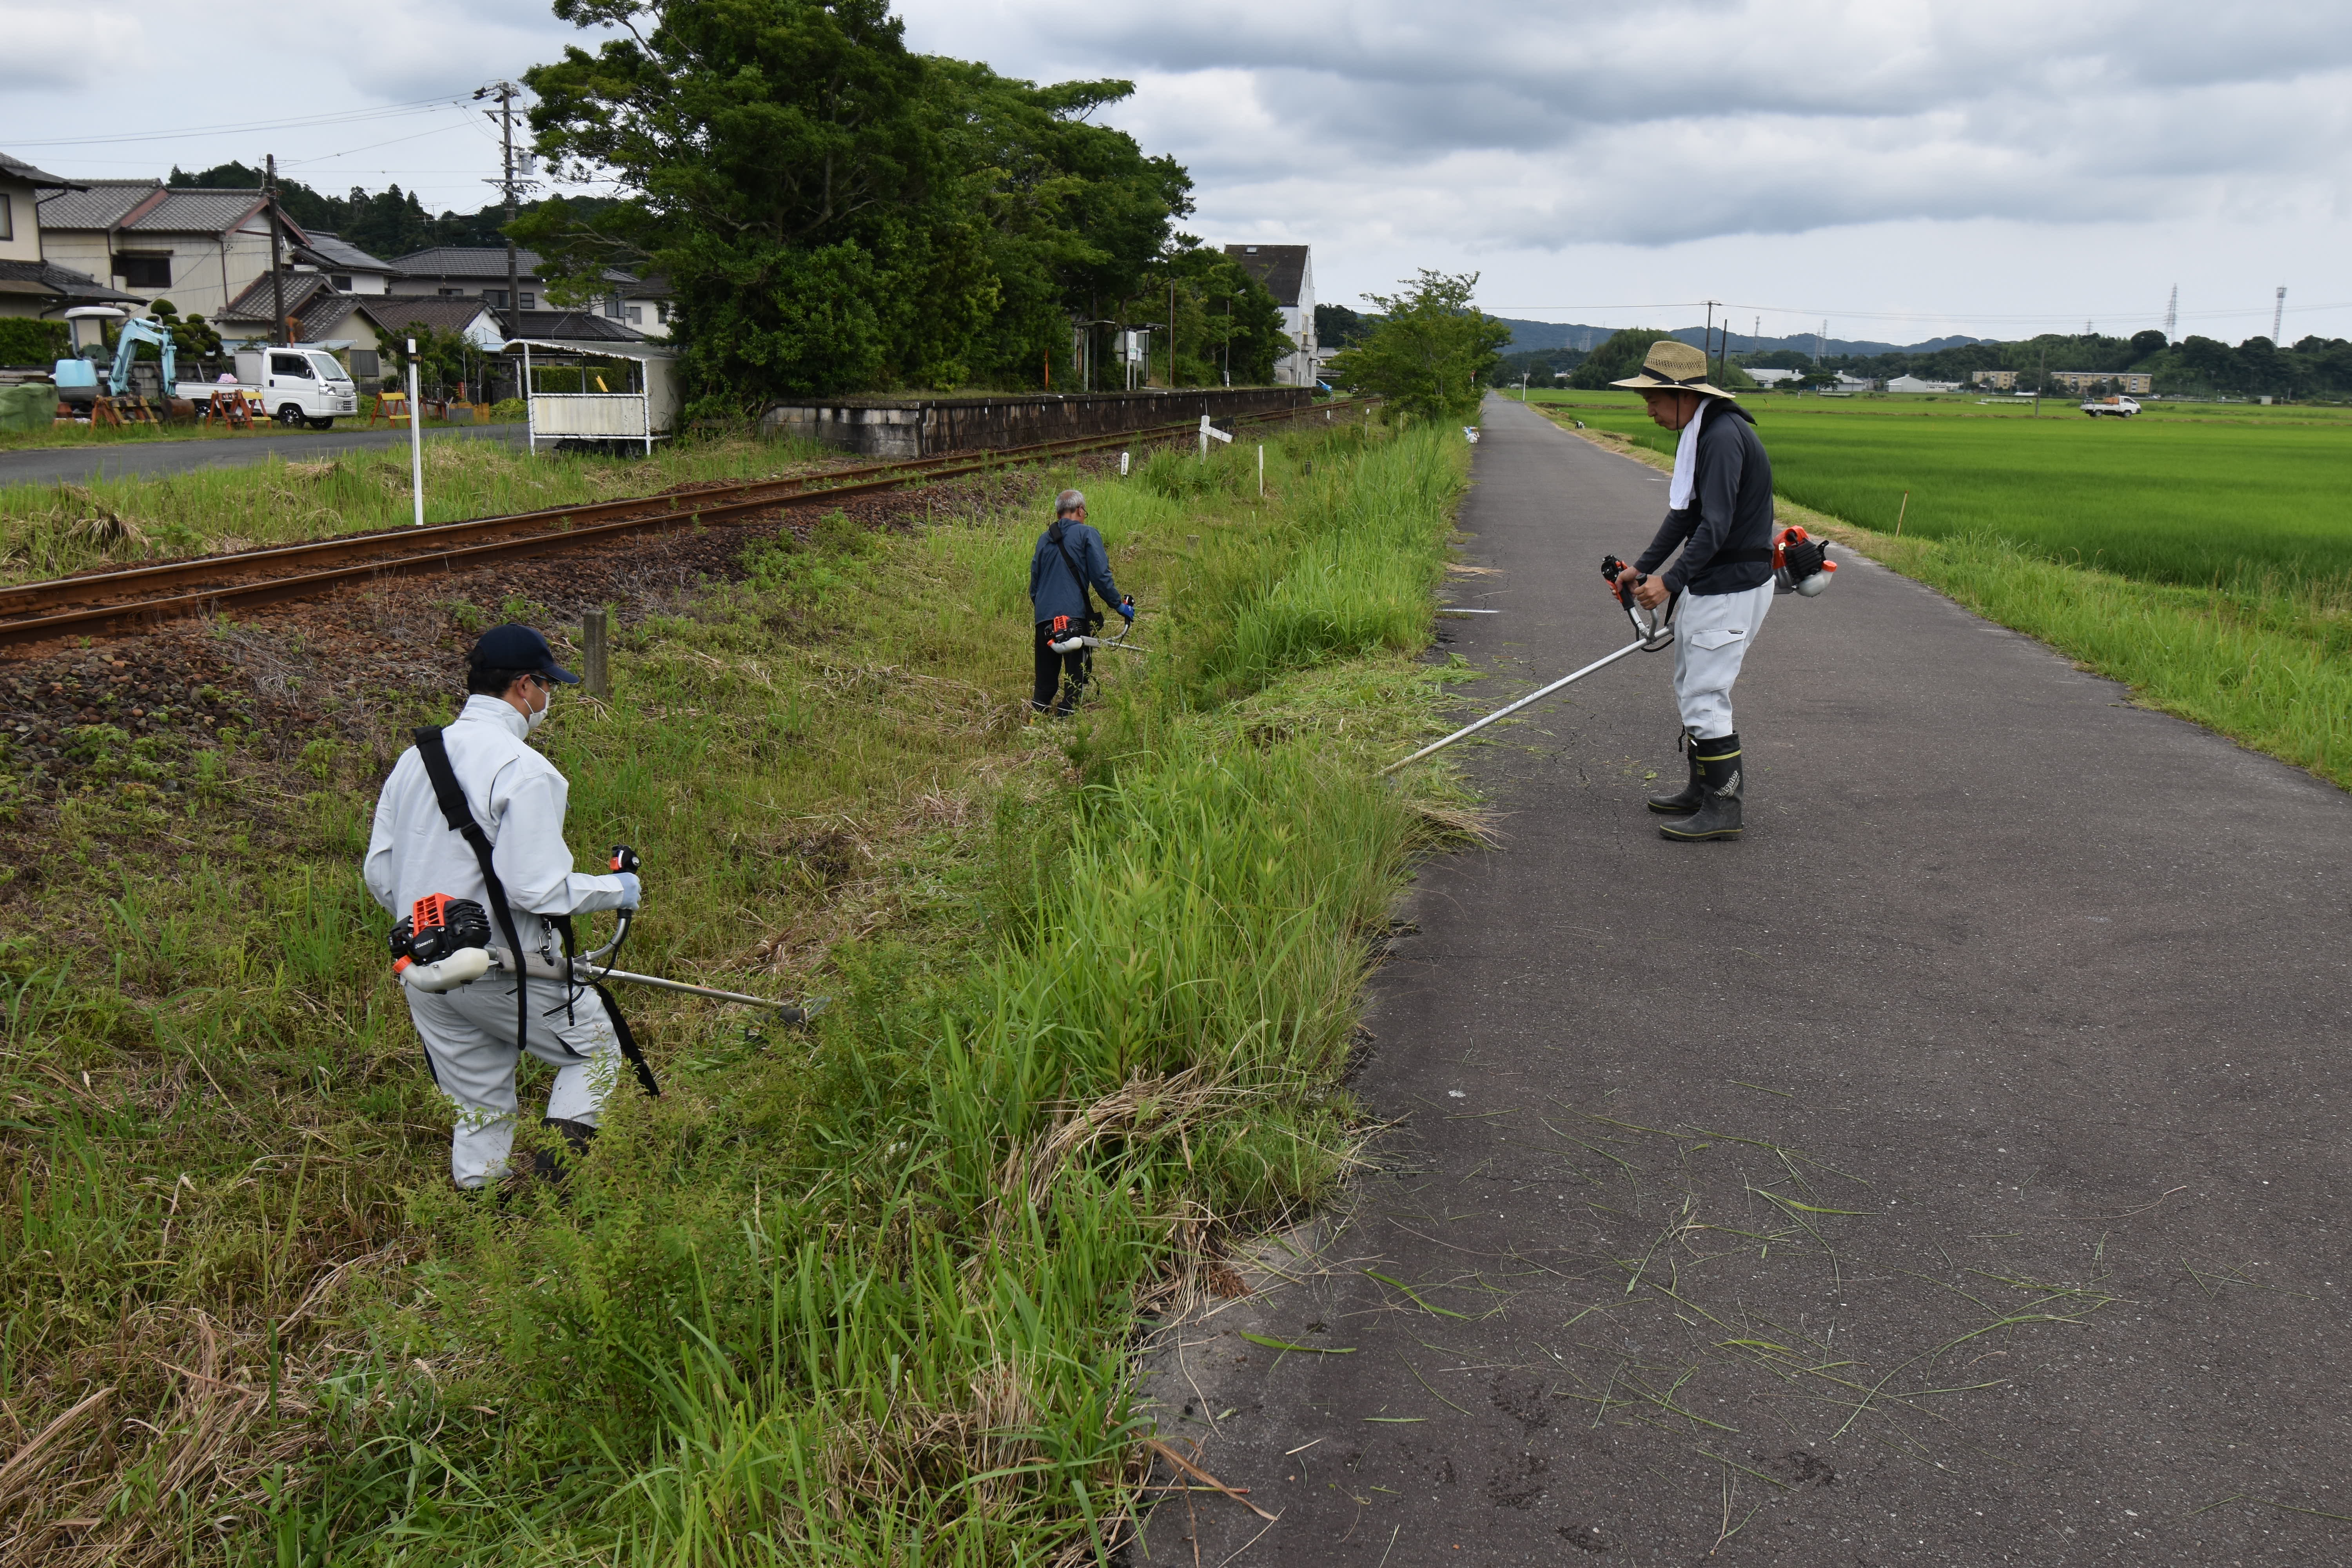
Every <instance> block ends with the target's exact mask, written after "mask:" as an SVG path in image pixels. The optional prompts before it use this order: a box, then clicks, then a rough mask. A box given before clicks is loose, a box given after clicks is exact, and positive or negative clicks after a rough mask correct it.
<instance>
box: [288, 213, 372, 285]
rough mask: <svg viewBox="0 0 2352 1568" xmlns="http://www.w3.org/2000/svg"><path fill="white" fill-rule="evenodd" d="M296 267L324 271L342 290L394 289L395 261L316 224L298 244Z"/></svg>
mask: <svg viewBox="0 0 2352 1568" xmlns="http://www.w3.org/2000/svg"><path fill="white" fill-rule="evenodd" d="M294 270H295V271H297V272H322V273H324V274H326V278H327V286H328V287H329V288H331V289H334V290H336V291H337V292H338V293H342V294H384V293H389V292H390V291H391V289H392V279H393V278H394V271H393V266H392V263H391V262H389V261H379V260H377V259H376V258H374V257H373V256H370V255H369V254H368V253H367V252H366V251H364V250H362V249H361V248H360V247H358V246H356V245H351V244H347V243H346V242H345V241H344V240H343V239H342V238H341V237H340V236H338V235H332V234H329V233H328V232H327V231H326V230H325V229H322V228H314V229H312V230H311V231H310V237H309V238H308V239H307V240H306V241H305V243H303V244H300V245H298V246H296V247H294Z"/></svg>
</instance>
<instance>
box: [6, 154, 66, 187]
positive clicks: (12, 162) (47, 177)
mask: <svg viewBox="0 0 2352 1568" xmlns="http://www.w3.org/2000/svg"><path fill="white" fill-rule="evenodd" d="M0 174H5V175H7V176H8V177H9V178H10V179H12V180H23V181H24V182H25V183H26V184H33V185H46V186H48V187H50V188H52V189H55V190H60V191H69V190H72V189H74V188H75V183H74V182H73V181H71V180H60V179H58V177H57V176H56V175H55V174H44V173H42V172H41V171H40V170H38V169H36V168H35V167H33V165H31V164H30V163H26V162H25V161H24V160H23V159H22V158H11V157H10V156H8V154H7V153H0Z"/></svg>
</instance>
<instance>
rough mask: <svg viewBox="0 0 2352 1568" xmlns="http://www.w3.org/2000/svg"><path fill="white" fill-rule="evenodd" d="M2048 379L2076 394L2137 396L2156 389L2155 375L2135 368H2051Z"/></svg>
mask: <svg viewBox="0 0 2352 1568" xmlns="http://www.w3.org/2000/svg"><path fill="white" fill-rule="evenodd" d="M2050 379H2051V380H2053V381H2054V382H2056V383H2057V384H2059V385H2060V386H2062V387H2063V388H2065V389H2066V390H2067V391H2068V392H2070V393H2074V395H2077V396H2079V395H2082V394H2084V393H2085V392H2121V393H2126V394H2128V395H2131V396H2134V397H2137V396H2140V395H2143V394H2146V393H2149V392H2153V391H2155V390H2156V377H2155V376H2154V375H2152V374H2149V373H2147V371H2137V370H2053V371H2052V372H2051V373H2050Z"/></svg>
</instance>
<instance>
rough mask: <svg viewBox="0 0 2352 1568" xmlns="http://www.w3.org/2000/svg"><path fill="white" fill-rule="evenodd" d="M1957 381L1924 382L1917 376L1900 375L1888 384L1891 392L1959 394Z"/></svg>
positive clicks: (1888, 389) (1887, 388) (1887, 386)
mask: <svg viewBox="0 0 2352 1568" xmlns="http://www.w3.org/2000/svg"><path fill="white" fill-rule="evenodd" d="M1959 389H1960V384H1959V383H1958V382H1957V381H1923V380H1921V379H1920V378H1919V377H1917V376H1916V375H1898V376H1896V377H1895V379H1894V380H1892V381H1890V382H1888V383H1887V384H1886V390H1887V391H1889V392H1958V391H1959Z"/></svg>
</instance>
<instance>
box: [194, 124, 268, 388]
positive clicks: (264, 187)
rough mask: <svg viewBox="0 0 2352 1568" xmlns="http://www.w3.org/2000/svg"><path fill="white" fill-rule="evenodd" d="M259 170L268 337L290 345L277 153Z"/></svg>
mask: <svg viewBox="0 0 2352 1568" xmlns="http://www.w3.org/2000/svg"><path fill="white" fill-rule="evenodd" d="M262 167H263V171H264V172H263V174H262V176H261V199H262V200H263V201H265V202H267V203H268V204H269V298H270V310H271V314H270V318H269V321H270V328H269V335H270V337H271V338H273V339H275V338H278V337H280V336H281V335H282V336H283V337H284V339H285V341H286V342H293V341H294V340H293V334H292V333H290V332H288V331H286V268H285V264H284V262H282V261H280V260H279V259H278V253H279V251H280V249H281V248H282V247H283V246H284V245H285V242H286V236H285V232H284V230H283V229H282V228H281V227H280V226H279V225H278V154H277V153H270V154H269V155H268V157H267V158H265V159H264V160H263V162H262ZM167 390H168V389H167Z"/></svg>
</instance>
